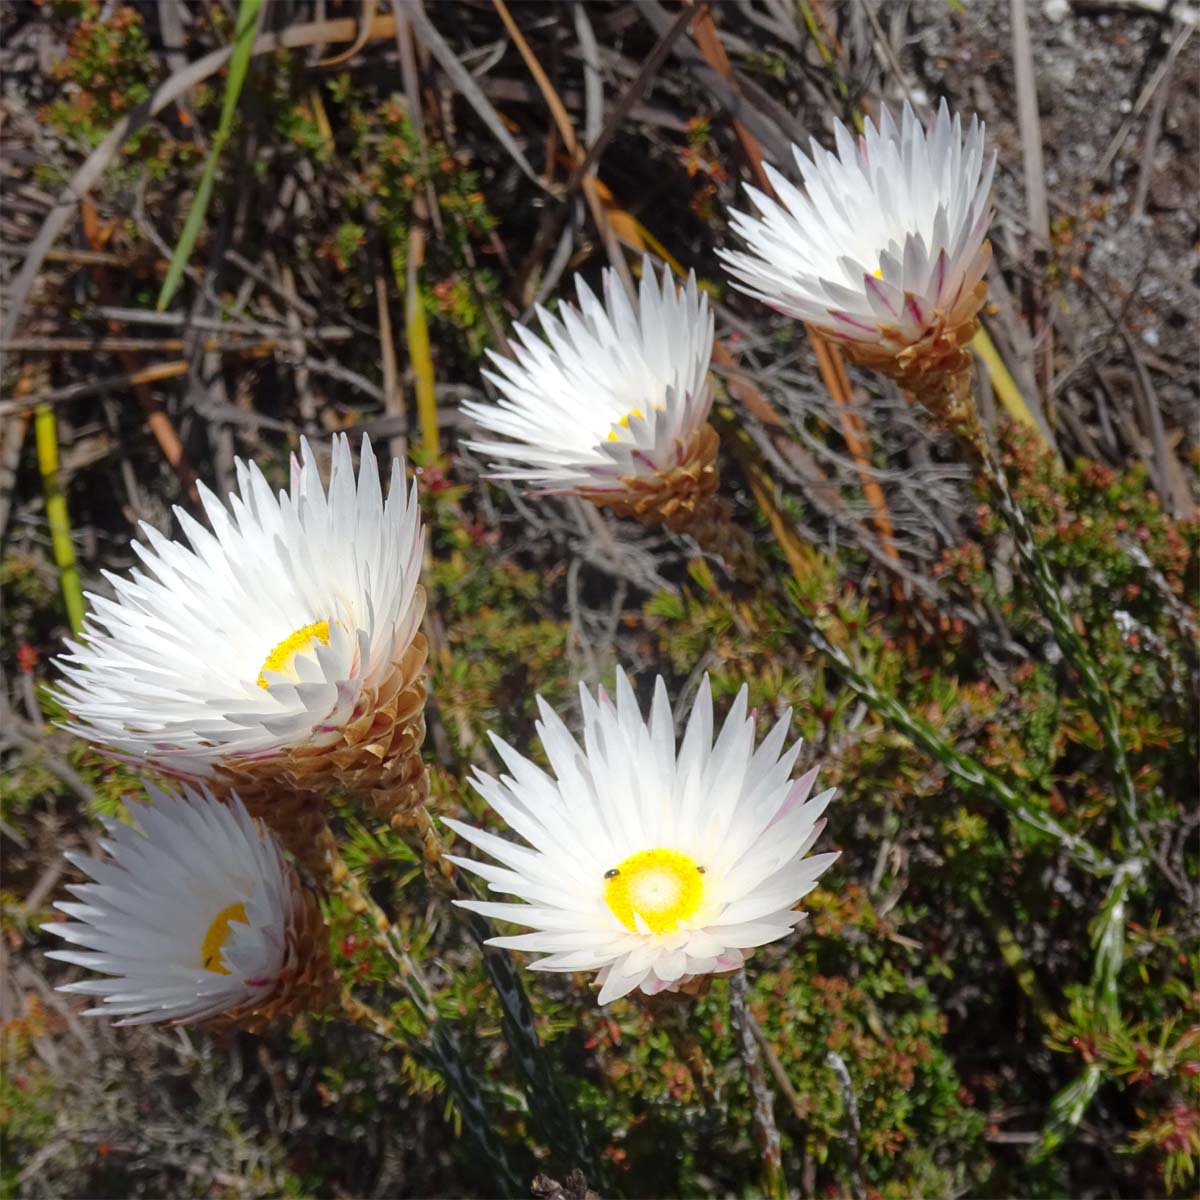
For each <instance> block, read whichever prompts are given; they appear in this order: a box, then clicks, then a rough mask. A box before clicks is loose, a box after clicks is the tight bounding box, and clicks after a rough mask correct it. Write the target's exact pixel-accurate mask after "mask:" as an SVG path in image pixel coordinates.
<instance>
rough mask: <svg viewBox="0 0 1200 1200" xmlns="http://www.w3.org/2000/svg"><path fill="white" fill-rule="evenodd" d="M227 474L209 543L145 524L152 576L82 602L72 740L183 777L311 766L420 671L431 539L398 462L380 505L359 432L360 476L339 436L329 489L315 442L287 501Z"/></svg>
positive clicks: (195, 530) (210, 511)
mask: <svg viewBox="0 0 1200 1200" xmlns="http://www.w3.org/2000/svg"><path fill="white" fill-rule="evenodd" d="M237 479H238V492H237V493H235V494H233V495H231V496H230V497H229V508H228V509H226V508H225V506H224V505H222V504H221V502H220V501H219V500H218V499H217V498H216V496H214V495H213V493H212V492H210V491H209V490H208V489H207V488H204V487H203V485H201V499H202V502H203V504H204V510H205V512H206V513H207V515H208V519H209V522H210V524H211V526H212V532H209V530H207V529H205V528H204V527H203V526H202V525H200V524H199V523H198V522H197V521H195V520H194V519H193V518H192V517H190V516H189V515H188V514H187V513H186V512H184V511H183V510H182V509H176V515H177V517H178V519H179V522H180V524H181V525H182V527H183V530H184V533H185V534H186V536H187V539H188V542H189V543H190V548H189V546H185V545H182V544H180V543H177V542H172V541H170V540H168V539H167V538H166V537H164V536H163V535H162V534H161V533H159V532H158V531H157V530H156V529H154V528H152V527H151V526H149V525H145V524H143V526H142V529H143V531H144V532H145V535H146V538H147V539H148V543H149V544H148V545H143V544H140V543H134V549H135V551H136V552H137V554H138V557H139V558H140V559H141V561H142V564H143V566H144V568H145V570H135V571H134V572H133V573H132V575H131V577H130V578H128V579H123V578H119V577H116V576H112V575H110V576H108V579H109V582H110V583H111V584H112V586H113V588H114V590H115V592H116V598H115V599H112V600H109V599H106V598H104V597H102V596H95V595H92V596H90V597H89V599H90V601H91V606H92V608H91V613H90V614H89V617H88V619H87V621H86V622H85V633H86V640H85V642H84V644H82V645H80V644H77V643H75V642H68V643H67V644H68V646H69V648H70V651H71V653H70V654H68V655H65V656H64V657H63V658H62V659H61V660H60V665H61V667H62V671H63V673H64V675H65V676H66V681H65V682H64V683H63V684H62V685H61V687H60V698H61V700H62V702H63V704H64V706H65V707H66V708H67V710H68V712H69V713H70V715H71V717H72V723H71V724H70V726H69V728H71V729H72V730H73V731H74V732H76V733H78V734H80V735H82V736H84V737H87V738H89V739H91V740H93V741H95V742H98V743H100V744H101V745H102V746H104V747H106V748H108V749H109V750H112V751H114V752H116V753H118V754H121V755H124V756H126V757H129V758H132V759H148V760H152V761H153V763H154V765H155V766H157V767H159V768H161V769H162V770H165V771H167V772H169V773H171V774H174V775H178V776H181V777H185V778H193V779H206V778H212V777H213V776H214V775H216V774H220V773H221V772H222V771H223V770H225V769H241V770H246V771H250V770H253V769H256V768H265V769H267V770H268V771H275V770H277V769H278V768H279V764H280V762H281V760H283V759H285V758H287V759H288V761H289V769H291V770H293V771H296V772H303V771H307V770H310V769H316V766H315V764H317V763H318V762H320V761H322V760H321V758H320V755H319V753H318V752H319V751H321V750H322V749H323V748H327V749H329V750H330V751H333V750H339V751H340V750H346V749H347V748H348V746H349V748H350V749H353V746H352V745H350V743H352V742H353V741H354V739H355V738H356V737H357V736H358V732H359V731H360V727H362V728H368V729H370V727H371V720H370V716H371V714H372V712H373V711H374V710H375V709H376V708H377V707H379V706H380V705H387V704H391V705H392V707H393V708H395V703H394V701H395V697H396V696H397V695H399V694H401V692H402V691H403V687H402V686H401V685H402V684H403V685H405V686H407V684H408V683H411V680H409V678H408V677H409V676H411V675H413V673H414V672H413V663H412V662H411V661H410V660H411V659H413V658H414V657H415V658H417V659H419V661H418V662H417V663H416V674H417V675H419V674H420V668H421V665H422V664H423V662H424V651H423V648H422V647H423V642H420V645H419V646H418V645H417V643H418V642H419V639H420V635H419V634H418V632H417V628H418V625H419V624H420V621H421V616H422V612H423V609H424V593H423V591H422V590H421V588H420V587H419V585H418V582H417V579H418V574H419V571H420V565H421V552H422V546H423V542H424V535H423V533H422V531H421V524H420V516H419V513H418V509H417V505H416V494H415V485H414V490H413V491H411V492H409V491H407V490H406V488H405V487H404V479H403V473H402V470H401V467H400V464H399V463H398V462H393V464H392V481H391V490H390V493H389V494H388V497H387V499H386V500H385V499H384V497H383V493H382V491H381V489H380V485H379V474H378V469H377V467H376V463H375V456H374V455H373V454H372V453H371V447H370V443H369V442H368V441H367V439H366V438H364V439H363V445H362V455H361V465H360V469H359V472H358V478H357V481H356V479H355V474H354V466H353V463H352V461H351V457H350V445H349V442H348V440H347V439H346V438H345V437H344V436H342V437H338V438H336V439H335V441H334V445H333V468H332V473H331V476H330V480H329V488H328V491H326V490H325V488H324V487H322V485H321V480H320V476H319V474H318V470H317V465H316V462H315V460H314V458H313V454H312V451H311V449H310V448H309V446H308V443H307V442H302V443H301V461H300V462H297V461H296V460H295V459H293V460H292V480H291V489H290V491H289V492H280V493H279V494H278V495H276V494H275V493H273V492H272V490H271V488H270V485H269V484H268V483H267V481H266V479H265V478H264V477H263V474H262V472H261V471H260V470H259V469H258V467H257V466H256V465H254V464H250V465H247V464H245V463H243V462H241V461H239V462H238V463H237ZM418 651H419V652H418ZM401 664H403V674H404V680H401V681H399V682H398V681H397V678H396V675H397V670H398V669H399V667H400V665H401ZM422 686H423V685H422ZM422 696H423V693H422ZM364 718H366V720H365V723H364ZM371 737H372V739H373V740H374V742H375V743H381V744H383V745H384V746H385V747H386V738H384V737H382V735H381V734H380V729H379V727H378V726H377V727H375V728H374V729H371ZM376 749H378V746H376ZM289 756H290V757H289ZM327 757H329V756H327ZM343 757H344V758H346V761H349V759H348V758H347V757H346V756H343ZM381 757H386V754H383V755H381V754H379V753H376V754H375V757H374V758H373V759H372V760H371V761H372V763H373V764H374V765H375V766H376V767H378V764H379V762H380V759H381Z"/></svg>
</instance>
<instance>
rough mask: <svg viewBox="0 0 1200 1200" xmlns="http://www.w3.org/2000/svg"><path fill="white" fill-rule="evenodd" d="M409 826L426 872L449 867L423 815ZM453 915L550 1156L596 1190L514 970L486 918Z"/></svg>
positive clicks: (468, 894)
mask: <svg viewBox="0 0 1200 1200" xmlns="http://www.w3.org/2000/svg"><path fill="white" fill-rule="evenodd" d="M412 825H413V828H415V829H416V830H417V832H418V836H419V837H420V840H421V846H420V851H421V853H422V854H423V855H424V857H425V859H426V861H427V862H429V864H430V867H431V868H438V869H440V868H442V867H443V866H445V867H453V864H451V863H450V862H449V860H448V859H446V858H444V857H443V855H444V847H443V845H442V841H441V837H440V835H439V834H438V831H437V828H436V827H435V826H434V824H433V821H432V819H431V817H430V816H429V812H428V810H427V809H425V808H421V809H420V810H418V811H417V812H416V813H414V814H413V815H412ZM442 877H443V878H445V879H446V882H447V884H448V885H449V886H450V887H451V888H452V889H453V892H454V893H455V894H456V895H457V896H458V898H460V899H463V900H478V899H480V897H479V894H478V893H477V892H476V890H475V887H474V885H473V884H472V882H471V881H470V880H469V879H467V878H466V877H465V876H464V874H463V873H462V872H461V871H459V870H457V869H454V870H451V871H449V872H443V873H442ZM456 912H458V914H459V915H460V916H461V917H462V918H463V919H464V920H465V922H466V926H467V931H468V932H469V933H470V935H471V937H472V939H473V940H474V941H475V943H476V945H477V946H478V947H479V952H480V955H481V957H482V959H483V965H484V969H485V970H486V971H487V973H488V978H489V979H490V980H491V983H492V987H493V988H494V989H495V992H496V995H497V997H498V998H499V1000H500V1008H501V1012H502V1014H503V1018H502V1029H503V1032H504V1039H505V1041H506V1042H507V1043H508V1048H509V1050H510V1051H511V1053H512V1055H513V1058H514V1059H515V1060H516V1064H517V1069H518V1070H519V1071H520V1072H521V1078H522V1080H523V1081H524V1086H525V1095H526V1097H527V1098H528V1101H529V1109H530V1112H531V1113H532V1114H533V1117H534V1120H535V1121H537V1122H538V1124H539V1125H540V1126H541V1128H542V1130H543V1132H544V1133H545V1135H546V1140H547V1141H548V1142H549V1143H550V1145H551V1146H552V1147H553V1149H554V1151H555V1153H557V1154H558V1155H559V1157H560V1158H561V1159H562V1160H563V1161H564V1162H565V1163H567V1164H568V1165H569V1166H572V1167H582V1168H583V1170H584V1173H585V1174H586V1175H587V1176H588V1178H589V1179H591V1180H593V1181H595V1182H596V1183H598V1184H602V1183H603V1182H604V1171H603V1167H602V1164H601V1163H600V1162H599V1161H598V1160H597V1159H596V1157H595V1155H594V1154H593V1153H592V1148H591V1146H590V1144H589V1142H588V1140H587V1138H586V1137H585V1135H584V1132H583V1129H582V1128H581V1126H580V1125H579V1123H578V1122H577V1121H576V1120H574V1118H573V1116H572V1113H571V1109H570V1107H569V1105H567V1103H566V1102H565V1101H564V1100H563V1097H562V1093H561V1089H560V1087H559V1081H558V1077H557V1076H556V1074H555V1072H554V1067H553V1064H552V1063H551V1061H550V1057H549V1055H548V1054H547V1053H546V1051H545V1048H544V1047H543V1046H542V1042H541V1038H540V1037H539V1036H538V1031H537V1024H536V1020H535V1018H534V1015H533V1006H532V1005H531V1004H530V1002H529V996H528V994H527V993H526V991H525V985H524V984H523V983H522V981H521V975H520V972H519V971H518V969H517V967H516V964H515V963H514V962H513V960H512V958H511V956H510V955H509V953H508V951H506V950H501V949H499V948H498V947H496V946H489V945H488V944H487V942H488V939H489V938H491V937H494V936H495V930H494V929H493V928H492V926H491V923H490V922H489V921H488V920H487V918H486V917H483V916H481V915H480V914H479V913H475V912H471V911H470V910H468V909H464V908H458V907H457V906H456Z"/></svg>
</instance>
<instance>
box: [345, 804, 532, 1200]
mask: <svg viewBox="0 0 1200 1200" xmlns="http://www.w3.org/2000/svg"><path fill="white" fill-rule="evenodd" d="M322 840H323V843H324V851H325V858H326V863H327V865H328V867H329V883H330V886H331V888H332V890H333V892H334V893H335V894H337V895H339V896H340V897H341V898H342V899H343V901H344V902H345V904H346V907H347V908H348V909H349V910H350V911H351V912H352V913H354V914H355V915H356V916H358V917H360V918H365V920H366V923H367V924H368V925H369V926H370V928H371V933H372V940H373V941H374V943H375V945H376V946H377V947H379V948H380V949H381V950H383V951H384V953H385V954H387V956H388V957H389V958H390V959H391V960H392V961H393V962H394V963H395V964H396V967H397V977H398V980H399V983H400V986H401V987H402V988H403V990H404V992H405V993H406V994H407V996H408V998H409V999H410V1000H411V1001H412V1004H413V1008H414V1009H415V1010H416V1012H417V1015H418V1016H419V1017H420V1018H421V1021H422V1022H423V1023H424V1025H425V1027H426V1032H427V1034H428V1038H429V1041H428V1045H427V1047H414V1046H412V1045H411V1044H409V1043H408V1042H407V1040H406V1039H404V1038H403V1037H402V1036H401V1035H400V1034H399V1033H398V1032H397V1030H396V1029H395V1026H394V1025H393V1024H392V1022H390V1021H389V1020H388V1019H387V1018H386V1017H384V1016H382V1015H381V1014H379V1013H377V1012H375V1011H374V1010H373V1009H371V1008H369V1007H368V1006H367V1005H365V1004H363V1003H362V1002H361V1001H358V1000H356V999H354V997H353V996H352V995H351V994H350V993H349V992H348V991H347V992H344V993H343V996H342V1011H343V1012H344V1013H345V1014H346V1015H347V1016H348V1017H350V1019H351V1020H353V1021H355V1023H356V1024H359V1025H362V1026H364V1027H365V1028H368V1029H370V1030H372V1032H374V1033H375V1034H377V1035H378V1036H380V1037H382V1038H384V1039H385V1040H390V1041H392V1042H393V1043H395V1044H396V1045H398V1046H400V1047H401V1048H402V1049H404V1050H406V1051H407V1052H408V1053H410V1054H412V1055H413V1056H414V1057H416V1058H418V1059H420V1060H421V1061H422V1062H424V1063H425V1064H426V1065H427V1066H429V1067H430V1068H431V1069H432V1070H434V1071H436V1072H437V1074H438V1075H440V1076H441V1078H442V1081H443V1082H444V1083H445V1085H446V1088H447V1090H448V1091H449V1093H450V1096H451V1097H452V1099H453V1100H454V1103H455V1106H456V1107H457V1109H458V1112H459V1115H460V1116H461V1118H462V1123H463V1127H464V1128H465V1129H466V1131H467V1133H468V1135H469V1136H470V1137H471V1139H472V1140H473V1141H474V1142H475V1144H476V1146H477V1147H478V1149H479V1152H480V1154H482V1155H483V1158H484V1160H485V1161H486V1162H487V1164H488V1168H489V1170H490V1172H491V1178H492V1182H493V1183H494V1184H495V1189H496V1192H497V1194H502V1195H504V1196H513V1197H516V1196H523V1195H524V1194H525V1186H524V1184H523V1183H522V1181H521V1178H520V1176H518V1175H517V1173H516V1171H515V1170H514V1169H513V1167H512V1164H511V1163H510V1162H509V1160H508V1152H507V1150H506V1149H505V1147H504V1145H503V1143H501V1142H500V1141H499V1140H498V1139H497V1137H496V1134H495V1128H494V1125H493V1122H492V1120H491V1118H490V1117H489V1115H488V1112H487V1109H486V1108H485V1107H484V1104H483V1099H482V1097H481V1095H480V1090H479V1086H478V1083H477V1082H476V1080H475V1077H474V1075H473V1074H472V1072H471V1069H470V1068H469V1067H468V1066H467V1063H466V1060H465V1058H464V1057H463V1053H462V1047H461V1045H460V1043H459V1041H458V1035H457V1034H456V1033H455V1032H454V1030H453V1029H452V1028H451V1027H450V1026H449V1025H448V1024H447V1023H446V1022H445V1021H443V1020H442V1018H441V1016H440V1015H439V1014H438V1011H437V1006H436V1004H435V1003H434V1000H433V995H432V992H431V990H430V988H429V984H428V983H427V982H426V980H425V976H424V974H423V973H422V971H421V968H420V965H419V964H418V963H417V962H416V960H415V959H413V958H412V956H411V955H410V954H409V953H408V951H407V950H405V949H404V947H403V945H401V943H400V940H399V938H398V937H397V935H396V930H395V927H394V926H393V925H392V923H391V921H390V920H388V917H387V914H386V913H385V912H384V911H383V910H382V909H381V908H380V907H379V905H378V904H376V903H375V901H374V900H373V899H372V898H371V896H370V893H369V892H367V891H366V889H365V888H363V886H362V884H361V883H360V882H359V879H358V877H357V876H356V875H355V874H354V872H353V871H351V870H350V868H349V867H348V866H347V865H346V862H345V859H343V858H342V856H341V852H340V850H339V849H338V846H337V843H336V841H335V840H334V838H333V834H332V831H331V830H330V829H329V827H328V825H326V826H325V828H324V830H323V831H322Z"/></svg>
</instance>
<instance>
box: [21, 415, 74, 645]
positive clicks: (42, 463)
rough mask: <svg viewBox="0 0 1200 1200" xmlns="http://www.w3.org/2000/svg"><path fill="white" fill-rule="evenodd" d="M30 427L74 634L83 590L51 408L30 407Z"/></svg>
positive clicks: (56, 558) (53, 543) (51, 535)
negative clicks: (60, 469)
mask: <svg viewBox="0 0 1200 1200" xmlns="http://www.w3.org/2000/svg"><path fill="white" fill-rule="evenodd" d="M33 428H34V435H35V440H36V442H37V459H38V470H39V471H40V472H41V476H42V491H43V493H44V494H45V497H46V523H47V524H48V525H49V526H50V541H51V544H52V545H53V547H54V562H55V565H56V566H57V567H58V582H59V586H60V587H61V588H62V595H63V603H64V604H65V605H66V608H67V621H68V622H69V623H70V626H71V632H72V633H74V634H75V635H76V636H78V634H79V633H80V631H81V630H82V629H83V608H84V605H83V589H82V588H81V587H80V585H79V567H78V565H77V564H76V562H75V545H74V543H73V542H72V541H71V521H70V518H69V516H68V515H67V498H66V497H65V496H64V495H63V490H62V485H61V484H60V483H59V481H58V422H57V420H56V419H55V416H54V409H53V408H51V407H50V405H48V404H39V405H38V406H37V408H36V409H34V415H33Z"/></svg>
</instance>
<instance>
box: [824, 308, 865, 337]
mask: <svg viewBox="0 0 1200 1200" xmlns="http://www.w3.org/2000/svg"><path fill="white" fill-rule="evenodd" d="M829 315H830V316H831V317H832V318H833V319H834V320H835V321H841V322H842V324H844V325H849V326H850V327H851V328H853V329H860V330H862V331H863V332H864V333H868V334H874V333H875V332H876V327H875V326H874V325H871V324H869V323H868V322H866V321H861V320H859V319H858V318H857V317H852V316H851V315H850V314H849V313H848V312H843V311H842V310H841V309H833V308H831V309H830V310H829Z"/></svg>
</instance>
